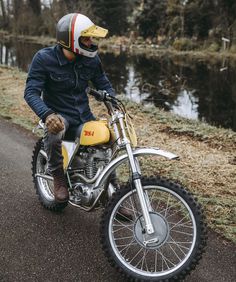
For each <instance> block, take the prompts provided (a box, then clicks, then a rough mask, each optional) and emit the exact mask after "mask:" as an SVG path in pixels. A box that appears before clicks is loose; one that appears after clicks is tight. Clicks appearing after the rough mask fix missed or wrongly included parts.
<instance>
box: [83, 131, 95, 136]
mask: <svg viewBox="0 0 236 282" xmlns="http://www.w3.org/2000/svg"><path fill="white" fill-rule="evenodd" d="M93 135H94V131H88V130H85V131H84V136H93Z"/></svg>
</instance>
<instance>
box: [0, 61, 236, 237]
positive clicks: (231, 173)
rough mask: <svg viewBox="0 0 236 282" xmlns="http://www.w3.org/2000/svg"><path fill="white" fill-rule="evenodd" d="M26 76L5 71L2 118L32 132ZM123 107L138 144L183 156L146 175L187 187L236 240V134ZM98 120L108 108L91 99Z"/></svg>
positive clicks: (148, 165) (0, 85)
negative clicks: (25, 95)
mask: <svg viewBox="0 0 236 282" xmlns="http://www.w3.org/2000/svg"><path fill="white" fill-rule="evenodd" d="M25 79H26V74H25V73H23V72H20V71H18V70H17V69H14V68H7V67H3V66H1V67H0V115H1V116H2V117H4V118H6V119H10V120H11V121H12V122H14V123H17V124H20V125H21V126H23V127H24V128H26V129H29V130H31V129H32V128H33V127H34V126H35V125H36V124H37V121H38V118H37V117H36V116H35V114H34V113H33V112H32V111H31V110H30V109H29V107H28V106H27V105H26V103H25V102H24V99H23V92H24V87H25ZM123 100H124V103H125V104H126V107H127V109H128V111H129V112H130V114H131V115H132V116H133V117H134V119H133V122H134V125H135V128H136V132H137V135H138V144H139V146H155V147H160V148H161V149H163V150H167V151H170V152H173V153H175V154H177V155H179V156H180V161H168V160H165V159H163V158H148V159H145V158H143V159H142V160H141V165H142V168H143V169H144V171H145V172H146V174H150V175H151V174H160V175H163V176H166V177H167V178H170V179H173V180H174V181H177V182H179V183H181V184H182V185H184V186H186V187H188V189H189V190H190V191H191V192H192V193H193V194H194V195H196V196H197V197H198V199H199V201H200V203H201V204H202V205H203V207H204V209H205V212H206V217H207V222H208V225H209V226H210V227H211V228H213V229H214V230H215V231H216V232H218V233H220V234H222V235H223V236H224V237H225V238H228V239H229V240H232V241H234V242H236V200H235V199H236V133H235V132H233V131H232V130H226V129H222V128H216V127H213V126H209V125H207V124H204V123H200V122H196V121H190V120H187V119H184V118H181V117H178V116H176V115H173V114H170V113H167V112H164V111H162V110H158V109H156V108H154V107H148V108H143V107H142V106H140V105H138V104H135V103H132V102H130V101H127V100H125V99H123ZM90 104H91V108H92V109H93V112H94V113H95V115H96V116H97V117H99V118H101V117H104V116H106V114H105V112H106V111H105V108H104V106H103V105H102V104H101V103H99V102H97V101H94V100H93V99H91V100H90Z"/></svg>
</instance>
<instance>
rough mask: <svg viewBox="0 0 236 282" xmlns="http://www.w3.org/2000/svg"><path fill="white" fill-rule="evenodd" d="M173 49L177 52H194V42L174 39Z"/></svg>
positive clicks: (187, 39)
mask: <svg viewBox="0 0 236 282" xmlns="http://www.w3.org/2000/svg"><path fill="white" fill-rule="evenodd" d="M173 47H174V49H176V50H177V51H187V50H194V49H196V48H197V44H196V42H193V41H192V40H191V39H189V38H179V39H175V41H174V43H173Z"/></svg>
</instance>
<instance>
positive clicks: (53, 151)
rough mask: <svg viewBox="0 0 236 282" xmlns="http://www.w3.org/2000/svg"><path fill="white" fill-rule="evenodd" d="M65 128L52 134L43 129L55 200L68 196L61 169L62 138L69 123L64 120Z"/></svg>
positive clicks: (65, 199)
mask: <svg viewBox="0 0 236 282" xmlns="http://www.w3.org/2000/svg"><path fill="white" fill-rule="evenodd" d="M64 124H65V128H64V130H62V131H60V132H59V133H58V134H53V133H50V132H48V130H47V129H45V132H44V138H43V141H44V148H45V151H46V153H47V156H48V169H49V171H50V173H51V174H52V176H53V180H54V196H55V200H56V201H57V202H66V201H68V198H69V193H68V189H67V183H66V178H65V175H64V169H63V156H62V147H61V144H62V139H63V137H64V135H65V132H66V130H67V129H68V127H69V124H68V122H67V121H66V120H64Z"/></svg>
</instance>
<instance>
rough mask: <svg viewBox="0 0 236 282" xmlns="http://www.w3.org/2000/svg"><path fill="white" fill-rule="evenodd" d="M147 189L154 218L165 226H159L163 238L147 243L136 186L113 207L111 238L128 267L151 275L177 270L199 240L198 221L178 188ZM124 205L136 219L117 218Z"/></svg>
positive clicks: (116, 250) (118, 255) (158, 275)
mask: <svg viewBox="0 0 236 282" xmlns="http://www.w3.org/2000/svg"><path fill="white" fill-rule="evenodd" d="M144 191H145V193H147V194H148V196H149V205H150V214H151V215H150V217H151V219H152V220H154V224H155V225H156V224H158V225H159V224H161V225H162V226H163V227H162V228H161V229H159V231H158V229H155V230H156V231H155V232H157V233H158V232H159V233H160V234H161V236H160V240H159V242H154V243H153V244H151V245H149V246H145V244H144V243H143V241H144V239H145V238H144V239H143V238H142V234H141V232H140V218H142V216H141V208H140V206H139V204H138V198H137V194H136V191H134V190H133V191H130V192H129V193H127V194H126V195H124V196H123V197H122V198H121V199H120V200H119V202H118V203H117V204H116V206H115V208H114V209H113V211H112V214H111V216H110V221H109V239H110V240H109V241H110V244H111V247H112V249H113V251H114V253H115V255H116V257H117V258H118V260H119V261H120V262H121V263H122V265H124V266H125V267H126V268H127V269H129V270H131V271H132V272H135V273H137V274H140V275H145V276H147V277H160V276H164V275H168V274H171V273H173V272H175V271H177V270H178V269H179V268H181V266H182V265H183V264H184V263H185V262H186V261H187V260H188V258H189V257H190V255H191V253H192V251H193V249H194V246H195V243H196V236H197V231H196V221H195V218H194V215H193V212H192V210H191V209H190V207H189V206H188V204H187V203H186V201H185V200H184V199H182V198H181V197H180V196H179V195H178V194H177V193H175V192H174V191H172V190H170V189H168V188H166V187H162V186H158V185H157V186H155V185H149V186H146V187H144ZM121 207H122V208H125V209H126V210H127V211H129V212H130V213H132V214H133V220H130V221H127V222H122V221H121V220H119V219H118V218H116V217H117V215H118V214H119V209H120V208H121ZM127 220H128V218H127ZM160 231H161V232H160ZM140 234H141V235H140Z"/></svg>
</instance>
